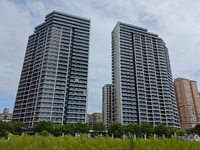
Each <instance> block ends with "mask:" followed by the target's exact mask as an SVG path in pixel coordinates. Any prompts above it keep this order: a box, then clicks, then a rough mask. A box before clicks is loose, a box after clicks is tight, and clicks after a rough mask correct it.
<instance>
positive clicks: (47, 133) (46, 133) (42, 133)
mask: <svg viewBox="0 0 200 150" xmlns="http://www.w3.org/2000/svg"><path fill="white" fill-rule="evenodd" d="M40 135H42V136H49V132H48V131H46V130H44V131H42V132H41V133H40Z"/></svg>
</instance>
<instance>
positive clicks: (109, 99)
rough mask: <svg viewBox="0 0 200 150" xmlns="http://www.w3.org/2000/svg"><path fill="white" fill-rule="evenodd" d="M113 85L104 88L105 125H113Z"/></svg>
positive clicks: (103, 111)
mask: <svg viewBox="0 0 200 150" xmlns="http://www.w3.org/2000/svg"><path fill="white" fill-rule="evenodd" d="M112 92H113V91H112V84H106V85H104V86H103V88H102V113H103V119H102V120H103V122H104V124H105V125H108V124H110V123H112V115H113V94H112Z"/></svg>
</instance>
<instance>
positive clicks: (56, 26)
mask: <svg viewBox="0 0 200 150" xmlns="http://www.w3.org/2000/svg"><path fill="white" fill-rule="evenodd" d="M89 38H90V20H88V19H85V18H81V17H76V16H73V15H68V14H65V13H61V12H57V11H53V12H51V13H49V14H48V15H46V17H45V22H43V23H42V24H40V25H39V26H37V27H36V28H35V32H34V34H32V35H30V36H29V40H28V45H27V49H26V54H25V58H24V64H23V68H22V72H21V78H20V82H19V87H18V91H17V96H16V101H15V106H14V111H13V118H12V121H15V122H19V121H21V122H25V123H26V124H28V125H29V126H32V125H33V124H34V123H36V122H38V121H42V120H46V121H52V122H54V124H68V123H76V122H79V121H81V122H85V121H86V114H87V112H86V110H87V109H86V108H87V93H88V92H87V89H88V88H87V83H88V58H89Z"/></svg>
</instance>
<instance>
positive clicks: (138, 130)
mask: <svg viewBox="0 0 200 150" xmlns="http://www.w3.org/2000/svg"><path fill="white" fill-rule="evenodd" d="M134 129H135V134H136V135H138V136H142V126H141V125H140V124H135V125H134Z"/></svg>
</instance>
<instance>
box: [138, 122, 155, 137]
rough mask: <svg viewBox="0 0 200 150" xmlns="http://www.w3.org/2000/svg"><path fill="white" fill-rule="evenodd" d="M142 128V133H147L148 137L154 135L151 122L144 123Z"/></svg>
mask: <svg viewBox="0 0 200 150" xmlns="http://www.w3.org/2000/svg"><path fill="white" fill-rule="evenodd" d="M141 127H142V133H145V134H146V135H147V137H149V136H151V135H152V134H154V130H155V128H154V126H153V124H152V123H149V122H143V123H142V124H141Z"/></svg>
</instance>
